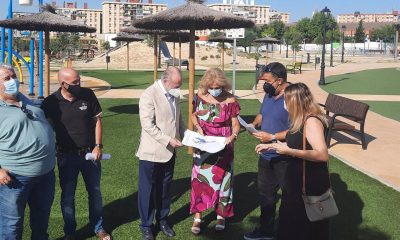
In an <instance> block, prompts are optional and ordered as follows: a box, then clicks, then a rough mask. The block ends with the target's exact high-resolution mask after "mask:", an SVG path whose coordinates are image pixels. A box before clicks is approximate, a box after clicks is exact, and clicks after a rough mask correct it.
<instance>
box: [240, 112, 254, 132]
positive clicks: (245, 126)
mask: <svg viewBox="0 0 400 240" xmlns="http://www.w3.org/2000/svg"><path fill="white" fill-rule="evenodd" d="M237 118H238V120H239V123H240V125H242V126H243V127H244V128H245V129H246V130H247V131H249V132H250V133H256V132H258V130H257V129H255V128H254V127H253V126H252V125H250V124H248V123H247V122H246V121H245V120H243V118H241V117H240V116H238V117H237Z"/></svg>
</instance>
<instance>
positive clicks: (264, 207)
mask: <svg viewBox="0 0 400 240" xmlns="http://www.w3.org/2000/svg"><path fill="white" fill-rule="evenodd" d="M286 166H287V161H286V157H285V156H278V157H275V158H272V159H271V160H265V159H262V158H260V159H259V160H258V178H257V185H258V193H259V195H260V208H261V216H260V227H261V230H262V231H263V232H265V233H267V234H273V233H274V225H275V210H276V202H277V193H278V190H279V189H282V188H283V186H284V182H285V173H286Z"/></svg>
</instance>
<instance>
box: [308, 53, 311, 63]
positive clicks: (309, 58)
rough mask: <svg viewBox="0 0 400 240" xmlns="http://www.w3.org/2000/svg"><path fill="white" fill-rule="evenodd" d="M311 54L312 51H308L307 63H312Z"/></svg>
mask: <svg viewBox="0 0 400 240" xmlns="http://www.w3.org/2000/svg"><path fill="white" fill-rule="evenodd" d="M310 60H311V55H310V53H307V63H310V62H311V61H310Z"/></svg>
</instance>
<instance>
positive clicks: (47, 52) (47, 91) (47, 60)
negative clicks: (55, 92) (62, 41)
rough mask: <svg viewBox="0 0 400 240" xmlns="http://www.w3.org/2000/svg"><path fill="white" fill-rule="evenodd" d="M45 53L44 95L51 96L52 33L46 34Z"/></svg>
mask: <svg viewBox="0 0 400 240" xmlns="http://www.w3.org/2000/svg"><path fill="white" fill-rule="evenodd" d="M44 49H45V50H44V51H45V68H44V71H45V85H46V88H45V89H44V95H45V96H46V97H47V96H49V95H50V32H45V33H44Z"/></svg>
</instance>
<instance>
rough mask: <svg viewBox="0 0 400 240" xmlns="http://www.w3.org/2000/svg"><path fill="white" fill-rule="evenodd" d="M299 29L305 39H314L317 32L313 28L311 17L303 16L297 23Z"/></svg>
mask: <svg viewBox="0 0 400 240" xmlns="http://www.w3.org/2000/svg"><path fill="white" fill-rule="evenodd" d="M296 28H297V31H299V32H300V34H301V35H302V36H303V38H304V39H308V41H310V42H311V41H313V40H314V38H315V34H314V33H313V32H312V29H311V19H309V18H302V19H300V20H299V21H298V22H297V24H296Z"/></svg>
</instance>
